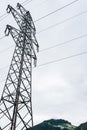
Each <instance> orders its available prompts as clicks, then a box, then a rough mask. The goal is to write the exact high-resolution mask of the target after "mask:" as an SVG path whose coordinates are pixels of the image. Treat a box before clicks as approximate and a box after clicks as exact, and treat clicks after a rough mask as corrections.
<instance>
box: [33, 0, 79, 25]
mask: <svg viewBox="0 0 87 130" xmlns="http://www.w3.org/2000/svg"><path fill="white" fill-rule="evenodd" d="M77 1H79V0H74V1H72V2H71V3H69V4H66V5H64V6H62V7H61V8H58V9H56V10H55V11H53V12H51V13H48V14H46V15H44V16H42V17H40V18H38V19H37V20H35V21H34V22H38V21H40V20H42V19H44V18H46V17H48V16H50V15H52V14H54V13H56V12H58V11H60V10H62V9H64V8H66V7H68V6H70V5H72V4H74V3H75V2H77Z"/></svg>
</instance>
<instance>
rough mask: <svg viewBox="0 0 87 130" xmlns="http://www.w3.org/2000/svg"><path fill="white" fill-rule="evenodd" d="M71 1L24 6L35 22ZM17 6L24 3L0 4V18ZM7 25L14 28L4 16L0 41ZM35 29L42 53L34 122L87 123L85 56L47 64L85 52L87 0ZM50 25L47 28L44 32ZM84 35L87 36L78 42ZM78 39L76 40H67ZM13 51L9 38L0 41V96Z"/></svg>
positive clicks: (2, 0)
mask: <svg viewBox="0 0 87 130" xmlns="http://www.w3.org/2000/svg"><path fill="white" fill-rule="evenodd" d="M72 1H74V0H32V1H31V2H29V1H27V2H25V3H24V4H25V5H24V7H25V8H26V9H27V10H29V11H30V13H31V15H32V17H33V20H34V21H36V20H37V19H39V18H41V17H42V16H45V15H46V14H49V13H50V12H53V11H55V10H57V9H59V8H61V7H63V6H65V5H67V4H69V3H71V2H72ZM17 2H20V3H23V2H24V1H23V0H19V1H17V0H0V16H2V15H3V14H6V8H7V5H8V4H10V5H12V6H13V7H16V4H17ZM82 12H83V13H82ZM78 14H79V15H78ZM73 16H75V17H73ZM59 23H60V24H59ZM6 24H10V25H12V26H14V27H16V28H18V26H17V25H16V23H15V20H14V19H13V17H12V16H11V14H9V15H8V16H7V17H6V16H3V17H0V37H3V36H4V30H5V27H6ZM35 25H36V30H37V35H36V37H37V40H38V43H39V45H40V50H43V51H40V52H39V53H38V54H37V57H38V64H37V67H36V68H34V69H33V116H34V124H38V123H40V122H42V121H43V120H47V119H51V118H54V119H60V118H62V119H66V120H68V121H70V122H71V123H72V124H74V125H79V124H80V123H82V122H86V121H87V54H83V55H79V56H76V57H72V58H69V59H65V60H62V61H60V62H53V63H50V64H45V63H48V62H51V61H55V60H58V59H61V58H64V57H68V56H71V55H76V54H79V53H83V52H86V51H87V37H86V35H87V0H78V1H77V2H75V3H73V4H72V5H70V6H68V7H66V8H63V9H61V10H59V11H57V12H56V13H54V14H52V15H49V16H48V17H46V18H43V19H42V20H39V21H37V22H35ZM53 25H56V26H53ZM50 26H51V28H48V27H50ZM46 28H48V29H46ZM44 29H46V30H44ZM42 30H43V31H42ZM83 35H85V37H83V38H82V37H81V36H83ZM77 37H80V38H79V39H76V40H72V41H71V42H66V41H69V40H71V39H74V38H77ZM65 42H66V44H62V45H61V46H56V47H52V46H55V45H58V44H60V43H65ZM14 47H15V43H14V41H13V39H12V38H11V36H9V37H5V38H3V39H2V40H0V82H1V83H0V95H1V93H2V90H3V87H4V84H5V79H6V76H7V72H8V69H9V66H10V62H11V59H12V55H13V50H14ZM50 47H52V48H50ZM46 48H49V49H48V50H47V49H46ZM42 64H45V65H42ZM40 65H42V66H40Z"/></svg>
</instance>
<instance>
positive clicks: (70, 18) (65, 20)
mask: <svg viewBox="0 0 87 130" xmlns="http://www.w3.org/2000/svg"><path fill="white" fill-rule="evenodd" d="M86 13H87V10H85V11H83V12H80V13H78V14H76V15H74V16H71V17H69V18H66V19H64V20H62V21H61V22H58V23H56V24H53V25H51V26H48V27H47V28H45V29H42V30H40V31H39V32H38V34H39V33H42V32H44V31H47V30H49V29H51V28H54V27H56V26H58V25H60V24H63V23H66V22H68V21H70V20H72V19H74V18H76V17H79V16H81V15H83V14H86Z"/></svg>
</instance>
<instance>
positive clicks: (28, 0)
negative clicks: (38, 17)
mask: <svg viewBox="0 0 87 130" xmlns="http://www.w3.org/2000/svg"><path fill="white" fill-rule="evenodd" d="M31 1H32V0H25V1H24V2H22V3H21V4H22V5H27V4H28V3H30V2H31Z"/></svg>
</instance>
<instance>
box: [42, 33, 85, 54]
mask: <svg viewBox="0 0 87 130" xmlns="http://www.w3.org/2000/svg"><path fill="white" fill-rule="evenodd" d="M85 37H87V34H84V35H81V36H78V37H75V38H72V39H70V40H67V41H64V42H61V43H59V44H56V45H54V46H50V47H48V48H45V49H42V50H40V52H43V51H47V50H50V49H52V48H56V47H58V46H62V45H65V44H68V43H71V42H72V41H76V40H79V39H81V38H85Z"/></svg>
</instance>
